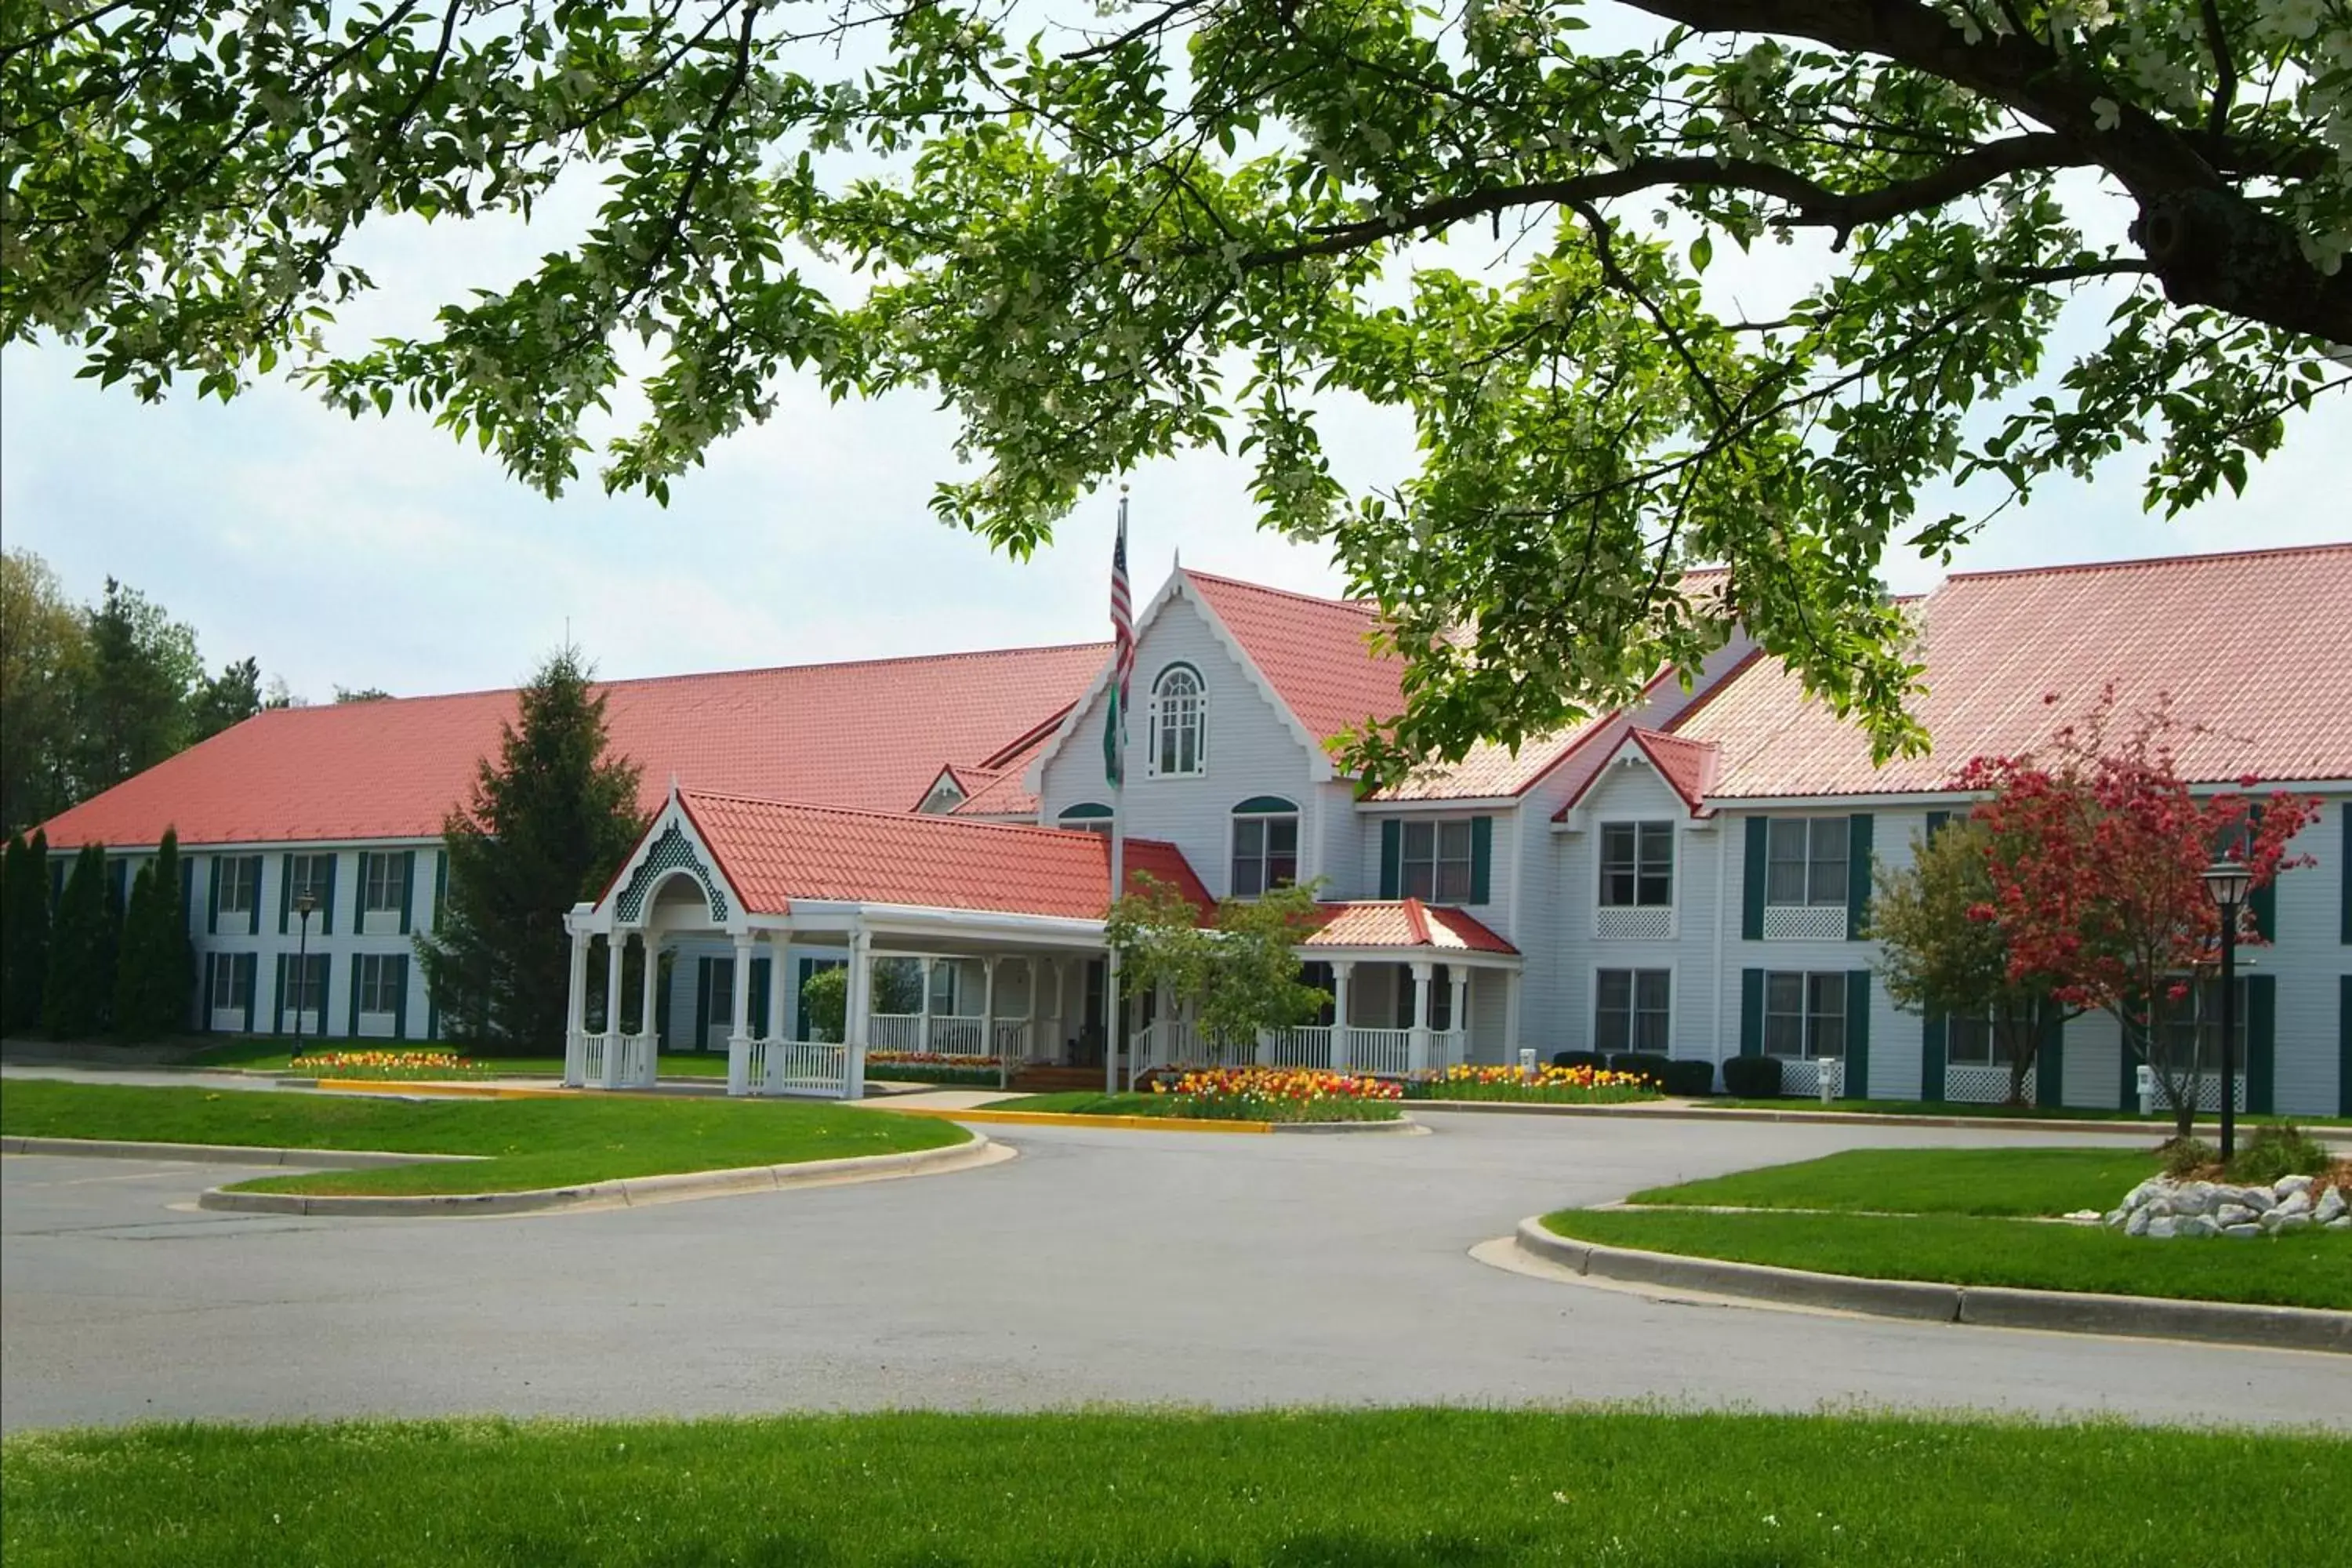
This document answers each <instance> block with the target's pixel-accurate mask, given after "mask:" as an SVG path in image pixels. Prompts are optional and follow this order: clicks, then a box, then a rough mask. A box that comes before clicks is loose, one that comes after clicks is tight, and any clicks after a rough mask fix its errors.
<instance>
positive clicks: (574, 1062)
mask: <svg viewBox="0 0 2352 1568" xmlns="http://www.w3.org/2000/svg"><path fill="white" fill-rule="evenodd" d="M589 1038H590V1037H588V1036H587V1035H584V1034H583V1033H581V1032H580V1031H579V1030H578V1029H567V1030H565V1031H564V1035H563V1083H564V1087H565V1088H567V1089H578V1088H579V1087H580V1086H581V1085H582V1084H583V1083H586V1082H587V1081H588V1041H589Z"/></svg>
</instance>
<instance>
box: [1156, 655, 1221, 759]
mask: <svg viewBox="0 0 2352 1568" xmlns="http://www.w3.org/2000/svg"><path fill="white" fill-rule="evenodd" d="M1207 716H1208V696H1207V693H1205V692H1204V691H1202V689H1201V672H1200V671H1199V670H1197V669H1194V668H1192V666H1191V665H1189V664H1171V665H1170V666H1169V667H1168V668H1166V669H1163V670H1161V671H1160V679H1158V680H1156V681H1153V682H1152V684H1151V752H1150V759H1151V772H1152V773H1153V774H1154V775H1155V776H1157V777H1160V778H1176V777H1181V776H1183V775H1185V774H1188V773H1201V772H1202V771H1203V770H1204V769H1206V768H1207V766H1208V763H1209V756H1208V752H1209V747H1208V725H1207V722H1206V721H1207Z"/></svg>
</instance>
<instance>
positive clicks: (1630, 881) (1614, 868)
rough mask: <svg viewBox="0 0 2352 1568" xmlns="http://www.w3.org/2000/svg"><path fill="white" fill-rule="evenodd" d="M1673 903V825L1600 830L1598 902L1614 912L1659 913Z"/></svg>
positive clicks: (1616, 824)
mask: <svg viewBox="0 0 2352 1568" xmlns="http://www.w3.org/2000/svg"><path fill="white" fill-rule="evenodd" d="M1674 901H1675V825H1674V824H1673V823H1671V822H1605V823H1603V824H1601V903H1602V905H1603V906H1604V907H1608V908H1614V909H1660V908H1664V907H1665V906H1668V905H1671V904H1672V903H1673V902H1674Z"/></svg>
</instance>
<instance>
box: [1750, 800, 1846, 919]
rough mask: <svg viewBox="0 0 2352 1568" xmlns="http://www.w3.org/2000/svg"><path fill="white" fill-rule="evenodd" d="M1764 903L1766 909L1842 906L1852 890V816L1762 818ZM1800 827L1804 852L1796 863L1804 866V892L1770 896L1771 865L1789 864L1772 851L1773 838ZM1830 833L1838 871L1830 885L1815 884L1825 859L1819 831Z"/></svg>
mask: <svg viewBox="0 0 2352 1568" xmlns="http://www.w3.org/2000/svg"><path fill="white" fill-rule="evenodd" d="M1764 821H1765V826H1764V904H1765V907H1766V908H1768V909H1780V910H1794V909H1828V908H1831V907H1832V906H1834V907H1835V908H1838V909H1843V908H1845V907H1846V904H1847V901H1848V900H1850V899H1851V898H1852V897H1853V816H1851V815H1850V814H1849V815H1847V816H1769V817H1766V818H1765V819H1764ZM1797 827H1802V828H1803V829H1804V830H1805V853H1804V856H1803V858H1801V860H1800V861H1798V862H1797V864H1800V865H1801V866H1803V868H1804V880H1805V896H1804V897H1802V898H1800V899H1784V898H1779V897H1775V896H1774V889H1773V887H1772V870H1773V868H1774V867H1775V866H1785V865H1788V864H1790V859H1789V858H1788V857H1786V856H1781V855H1778V854H1776V853H1775V849H1776V847H1777V846H1776V844H1775V840H1777V839H1780V838H1781V837H1784V833H1785V830H1787V829H1791V828H1797ZM1824 833H1828V834H1831V835H1832V836H1833V837H1834V839H1835V842H1836V845H1837V861H1836V864H1837V866H1838V874H1837V876H1836V877H1835V878H1834V879H1832V880H1833V881H1834V883H1835V885H1834V886H1833V887H1830V888H1826V889H1824V888H1822V887H1819V886H1816V885H1815V884H1816V882H1817V881H1819V880H1820V879H1821V878H1820V875H1819V874H1820V871H1821V869H1822V866H1823V865H1824V864H1826V863H1827V862H1826V861H1825V858H1824V857H1823V856H1822V853H1821V849H1820V844H1819V840H1820V837H1821V836H1822V834H1824Z"/></svg>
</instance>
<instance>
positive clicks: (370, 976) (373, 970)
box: [358, 952, 408, 1018]
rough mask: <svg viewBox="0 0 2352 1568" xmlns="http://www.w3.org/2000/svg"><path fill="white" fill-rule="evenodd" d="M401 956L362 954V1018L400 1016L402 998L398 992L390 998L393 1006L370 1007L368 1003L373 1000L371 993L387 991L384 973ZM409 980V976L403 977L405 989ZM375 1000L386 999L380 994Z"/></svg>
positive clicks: (383, 953)
mask: <svg viewBox="0 0 2352 1568" xmlns="http://www.w3.org/2000/svg"><path fill="white" fill-rule="evenodd" d="M400 956H401V955H400V954H398V953H396V952H363V953H361V954H360V963H359V971H360V973H359V980H358V984H359V988H360V1016H361V1017H362V1018H369V1017H378V1018H390V1017H394V1016H398V1014H399V1012H400V998H399V995H398V994H397V993H396V992H394V994H392V995H391V996H390V998H389V1001H390V1003H391V1005H389V1006H383V1007H371V1006H369V1005H368V1003H369V1001H370V1000H371V995H370V994H371V993H382V992H383V991H384V990H385V988H386V981H385V979H384V971H385V969H387V968H388V967H392V966H393V965H394V961H395V960H397V959H398V958H399V957H400ZM407 980H408V977H407V975H406V974H403V975H402V976H401V984H402V986H405V985H406V984H407ZM373 1000H376V1001H384V1000H386V998H385V997H384V996H383V995H381V994H378V995H376V996H374V997H373Z"/></svg>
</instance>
